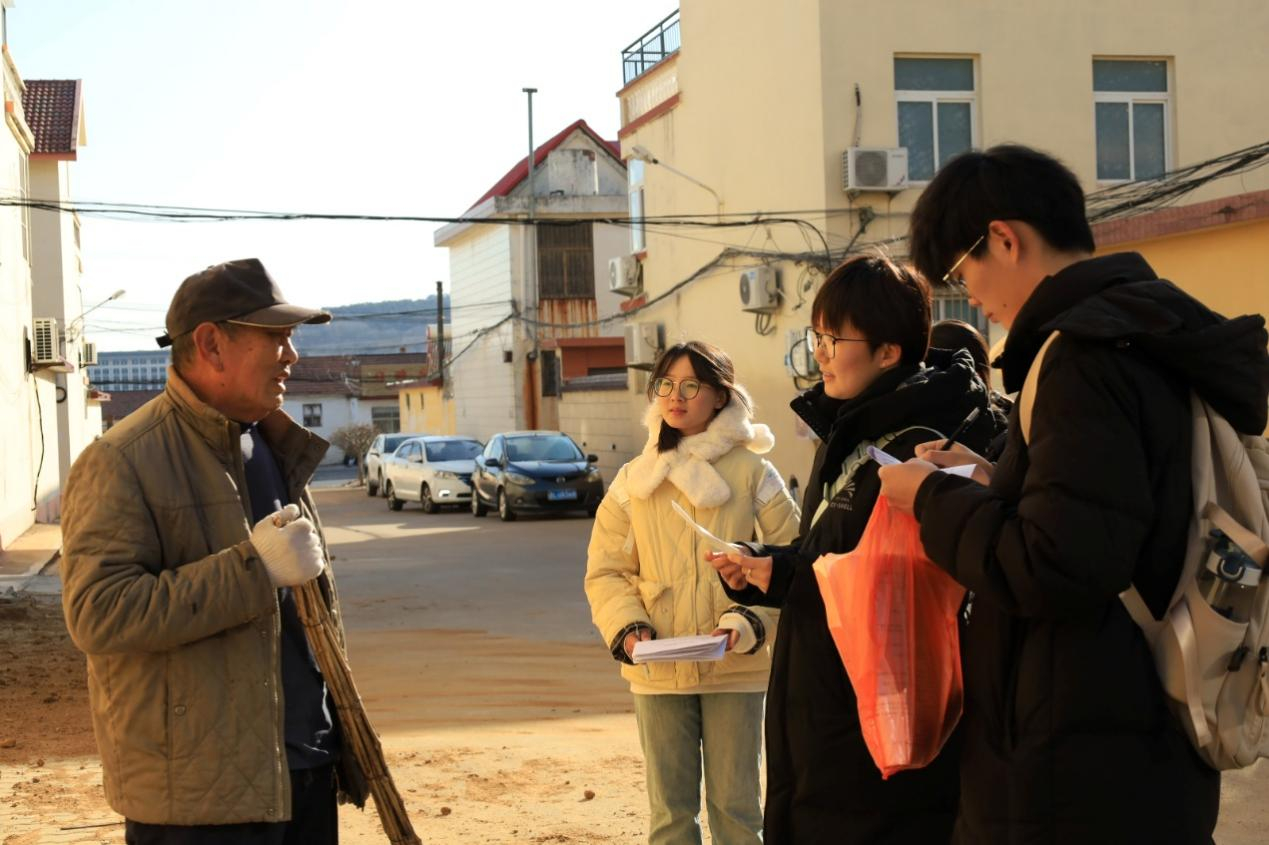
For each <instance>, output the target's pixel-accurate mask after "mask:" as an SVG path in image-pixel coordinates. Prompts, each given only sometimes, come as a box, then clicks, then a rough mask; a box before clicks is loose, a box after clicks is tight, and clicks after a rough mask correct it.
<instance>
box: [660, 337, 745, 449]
mask: <svg viewBox="0 0 1269 845" xmlns="http://www.w3.org/2000/svg"><path fill="white" fill-rule="evenodd" d="M685 355H686V356H687V359H688V360H689V361H690V362H691V363H692V372H694V373H696V378H697V380H698V381H700V383H701V384H708V385H709V386H710V387H712V388H714V389H715V390H717V391H718V392H720V393H723V394H725V395H726V396H727V401H726V402H724V403H723V408H726V407H727V406H728V405H730V404H731V403H732V400H736V401H738V402H740V404H742V405H744V406H745V410H747V411H749V410H752V408H751V407H750V406H749V400H748V398H746V397H745V394H744V393H742V392H740V391H739V390H737V389H736V368H735V367H734V366H733V365H732V363H731V356H730V355H728V354H727V353H726V352H724V351H723V350H721V349H719V348H718V347H717V346H715V345H714V344H712V343H705V342H704V341H702V340H689V341H686V342H684V343H676V344H674V345H673V346H671V347H670V348H669V349H667V350H665V351H664V352H662V353H661V354H660V355H659V356H658V357H657V361H656V363H655V364H653V365H652V375H651V376H649V377H648V401H649V402H654V401H656V394H655V393H653V392H652V383H653V382H655V381H656V380H657V379H659V378H664V377H665V374H666V373H667V372H669V371H670V367H673V366H674V363H675V362H676V361H678V360H679V359H680V358H682V357H683V356H685ZM719 410H720V411H721V410H722V408H719ZM682 439H683V434H682V432H680V431H679V430H678V429H677V428H675V427H674V426H672V425H666V423H665V420H662V421H661V430H660V431H659V432H658V433H657V451H658V452H669V451H671V450H672V449H674V448H675V447H676V446H678V445H679V441H680V440H682Z"/></svg>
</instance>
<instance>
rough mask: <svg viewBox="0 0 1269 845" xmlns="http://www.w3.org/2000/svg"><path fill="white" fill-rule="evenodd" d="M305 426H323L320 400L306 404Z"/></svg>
mask: <svg viewBox="0 0 1269 845" xmlns="http://www.w3.org/2000/svg"><path fill="white" fill-rule="evenodd" d="M304 427H305V428H321V427H322V404H321V403H320V402H317V403H314V404H312V405H305V406H304Z"/></svg>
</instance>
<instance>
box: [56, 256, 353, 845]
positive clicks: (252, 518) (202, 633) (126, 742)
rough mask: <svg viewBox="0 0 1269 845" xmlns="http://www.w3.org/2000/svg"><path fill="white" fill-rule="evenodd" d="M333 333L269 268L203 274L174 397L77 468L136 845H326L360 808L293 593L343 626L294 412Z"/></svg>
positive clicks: (66, 520) (119, 781)
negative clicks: (287, 293)
mask: <svg viewBox="0 0 1269 845" xmlns="http://www.w3.org/2000/svg"><path fill="white" fill-rule="evenodd" d="M329 320H330V315H329V314H327V313H324V312H322V311H315V310H312V309H309V308H301V307H299V306H295V305H291V304H289V303H287V302H286V300H285V299H283V297H282V292H281V291H280V290H279V289H278V286H277V285H276V284H275V283H274V282H273V280H272V279H271V278H270V277H269V274H268V273H267V272H265V269H264V266H263V265H262V264H261V263H260V262H259V261H257V260H255V259H247V260H242V261H230V262H227V263H224V264H218V265H216V266H213V267H209V268H207V269H206V270H204V271H203V272H201V273H197V274H195V275H193V276H190V277H189V278H188V279H186V280H185V282H184V283H183V284H182V285H181V287H180V288H179V289H178V290H177V292H176V296H174V297H173V299H172V304H171V307H170V308H169V309H168V313H167V334H166V335H164V336H163V337H161V338H159V345H160V346H167V345H169V344H170V345H171V346H172V367H171V369H170V370H169V372H168V380H167V387H166V388H165V390H164V391H163V393H162V394H161V395H160V396H158V397H156V398H155V399H153V400H151V401H150V402H149V403H147V404H146V405H144V406H143V407H142V408H140V409H139V410H137V411H136V412H135V413H133V414H131V415H130V416H128V417H127V418H126V419H124V420H123V421H122V422H120V423H119V424H118V425H116V426H115V427H114V428H112V429H111V430H110V431H108V432H107V433H106V434H105V436H104V437H102V438H101V439H100V440H98V441H97V442H95V443H93V444H92V445H91V446H89V447H88V449H86V450H85V451H84V453H83V455H82V456H80V458H79V460H78V461H76V463H75V466H74V468H73V469H72V470H71V474H70V479H69V480H68V481H67V485H66V495H65V509H64V515H63V519H62V527H63V533H64V539H63V554H62V563H61V567H62V582H63V594H62V596H63V598H62V600H63V607H64V610H65V613H66V622H67V627H68V628H69V630H70V634H71V638H72V639H73V640H74V641H75V644H76V645H78V646H79V648H80V649H82V650H83V651H84V652H85V653H86V654H87V655H88V686H89V693H90V699H91V703H92V715H93V727H94V730H95V732H96V735H97V744H98V747H99V749H100V751H101V758H102V769H103V772H104V780H105V790H106V798H107V800H108V801H109V802H110V805H111V806H112V807H113V808H114V809H115V810H116V811H118V812H119V813H120V814H121V815H123V816H124V818H125V819H126V820H127V833H126V840H127V842H128V843H136V844H137V845H143V844H144V843H243V845H251V843H266V842H267V843H282V842H286V843H301V842H302V843H312V845H322V843H333V842H336V841H337V840H338V818H337V814H336V803H337V798H338V799H342V800H351V801H353V802H355V803H357V804H358V805H361V804H363V803H364V801H365V796H366V787H365V781H364V778H363V776H362V773H361V772H360V771H359V770H358V769H357V767H356V763H355V761H354V759H353V757H352V755H351V754H350V753H346V752H345V751H344V749H343V748H342V747H341V735H340V729H339V722H338V719H337V715H336V712H335V708H334V706H333V703H332V701H331V697H330V694H329V692H328V690H327V688H326V685H325V683H324V681H323V679H322V674H321V672H320V670H319V669H318V667H317V663H316V661H315V660H314V658H313V654H312V652H311V651H310V649H309V645H308V640H307V638H306V637H305V634H304V629H303V626H302V625H301V623H300V620H299V617H298V614H297V612H296V606H295V599H294V598H293V596H292V594H291V589H290V588H292V587H295V586H298V585H300V584H303V583H306V582H308V581H310V580H311V579H313V578H317V579H319V583H320V585H321V591H322V593H323V595H324V597H325V599H326V601H327V603H328V605H329V607H330V611H331V614H332V616H333V617H334V618H335V620H336V621H338V620H339V606H338V602H337V600H336V596H335V584H334V581H333V579H332V578H331V574H330V571H329V569H328V568H327V567H326V554H325V543H324V541H323V539H322V536H321V529H320V525H319V523H318V519H317V513H316V510H315V509H314V506H313V502H312V499H311V498H310V497H309V495H308V492H307V489H306V485H307V483H308V481H309V479H310V477H311V476H312V473H313V470H314V469H315V468H316V467H317V465H318V463H319V462H320V461H321V459H322V456H323V455H324V454H325V452H326V449H327V447H328V444H327V443H326V442H325V441H323V440H322V439H321V438H319V437H317V436H316V435H315V434H313V433H312V432H310V431H308V430H306V429H304V428H302V427H301V426H299V425H297V424H296V423H295V422H294V421H292V420H291V418H290V417H288V416H287V415H286V414H285V413H284V412H283V411H282V410H281V408H282V397H283V395H284V394H285V393H286V380H287V377H288V375H289V374H290V369H291V365H292V364H294V363H295V362H296V360H297V359H298V357H299V356H298V355H297V354H296V352H295V347H293V346H292V345H291V332H292V330H293V329H294V328H295V326H297V325H299V324H301V323H325V322H328V321H329Z"/></svg>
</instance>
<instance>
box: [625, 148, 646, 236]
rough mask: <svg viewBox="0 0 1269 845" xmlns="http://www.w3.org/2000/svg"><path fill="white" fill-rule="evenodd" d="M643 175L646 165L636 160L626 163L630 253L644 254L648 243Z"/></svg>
mask: <svg viewBox="0 0 1269 845" xmlns="http://www.w3.org/2000/svg"><path fill="white" fill-rule="evenodd" d="M643 174H644V163H643V162H642V161H639V160H638V159H636V158H632V159H630V160H628V161H627V162H626V175H627V176H628V177H629V179H630V189H629V190H630V251H631V252H643V251H644V250H645V249H647V248H648V241H647V236H646V233H645V232H644V227H643V215H644V206H643Z"/></svg>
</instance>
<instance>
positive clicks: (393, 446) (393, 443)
mask: <svg viewBox="0 0 1269 845" xmlns="http://www.w3.org/2000/svg"><path fill="white" fill-rule="evenodd" d="M409 439H410V435H408V434H398V435H395V436H388V437H385V438H383V451H385V452H395V451H396V450H397V447H398V446H400V445H401V444H402V443H404V442H405V441H407V440H409Z"/></svg>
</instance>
